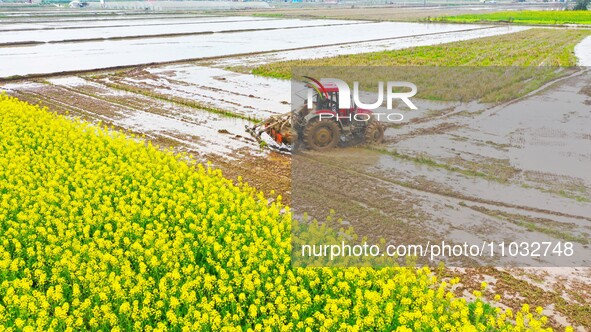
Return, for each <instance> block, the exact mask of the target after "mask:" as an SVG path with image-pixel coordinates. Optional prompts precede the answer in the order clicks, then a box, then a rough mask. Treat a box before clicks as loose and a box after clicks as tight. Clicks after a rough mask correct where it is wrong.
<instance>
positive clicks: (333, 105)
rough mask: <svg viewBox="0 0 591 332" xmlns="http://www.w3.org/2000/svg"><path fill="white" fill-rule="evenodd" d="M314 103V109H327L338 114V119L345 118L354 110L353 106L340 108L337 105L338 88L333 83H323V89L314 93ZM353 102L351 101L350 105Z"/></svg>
mask: <svg viewBox="0 0 591 332" xmlns="http://www.w3.org/2000/svg"><path fill="white" fill-rule="evenodd" d="M314 103H315V104H316V111H323V110H329V111H332V112H333V113H335V114H338V117H339V118H340V119H347V118H348V117H349V115H350V114H351V112H353V113H354V112H355V111H356V107H353V108H349V109H347V108H341V107H340V105H339V88H338V87H337V85H336V84H334V83H327V84H325V85H324V91H323V92H321V93H316V94H315V96H314ZM353 104H354V103H353V102H351V105H353Z"/></svg>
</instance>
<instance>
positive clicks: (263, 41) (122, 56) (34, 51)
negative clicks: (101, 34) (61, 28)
mask: <svg viewBox="0 0 591 332" xmlns="http://www.w3.org/2000/svg"><path fill="white" fill-rule="evenodd" d="M273 22H276V24H281V23H280V22H281V21H280V20H277V21H273ZM315 22H317V23H318V21H315ZM253 28H256V25H253ZM482 28H483V27H482V26H470V25H452V24H422V23H396V22H380V23H365V24H349V25H342V26H339V28H338V32H339V33H338V34H336V33H335V28H334V27H330V26H324V27H302V28H297V29H279V30H273V31H245V32H237V33H226V34H208V35H197V36H183V37H167V38H144V39H134V40H109V41H100V42H96V41H95V42H75V43H67V44H41V45H34V46H27V47H2V48H0V59H2V63H10V66H2V67H0V77H9V76H14V75H30V74H48V73H56V72H63V71H77V70H91V69H98V68H108V67H113V66H129V65H137V64H145V63H155V62H166V61H177V60H183V59H199V58H207V57H220V56H229V55H237V54H247V53H253V52H269V51H277V50H286V49H294V48H303V47H318V46H324V45H329V44H341V43H355V42H365V41H368V40H377V39H388V38H398V37H408V36H416V35H425V34H433V33H441V32H451V31H457V32H459V31H465V30H470V29H482ZM65 59H71V60H65Z"/></svg>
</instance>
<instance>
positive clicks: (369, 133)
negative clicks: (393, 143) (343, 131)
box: [363, 121, 384, 144]
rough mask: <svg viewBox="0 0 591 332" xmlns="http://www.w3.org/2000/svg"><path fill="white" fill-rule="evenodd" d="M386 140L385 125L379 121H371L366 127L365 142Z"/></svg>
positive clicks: (374, 142) (375, 142) (377, 142)
mask: <svg viewBox="0 0 591 332" xmlns="http://www.w3.org/2000/svg"><path fill="white" fill-rule="evenodd" d="M383 140H384V126H382V124H381V123H379V122H377V121H370V122H369V123H368V124H367V127H365V132H364V134H363V142H364V143H365V144H380V143H382V141H383Z"/></svg>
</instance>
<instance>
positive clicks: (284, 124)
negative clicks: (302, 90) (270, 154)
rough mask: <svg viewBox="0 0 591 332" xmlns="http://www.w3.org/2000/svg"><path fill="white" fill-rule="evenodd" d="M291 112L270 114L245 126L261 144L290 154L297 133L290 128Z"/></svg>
mask: <svg viewBox="0 0 591 332" xmlns="http://www.w3.org/2000/svg"><path fill="white" fill-rule="evenodd" d="M291 118H292V117H291V113H288V114H282V115H274V116H271V117H269V118H267V119H265V120H263V121H261V122H259V123H257V124H256V125H254V126H251V127H250V126H246V131H247V132H248V133H249V134H251V135H252V136H253V137H254V138H255V139H256V140H257V141H258V142H259V144H260V145H261V147H268V148H270V149H272V150H275V151H278V152H281V153H286V154H290V153H291V151H292V147H293V144H294V142H295V141H296V140H297V137H296V136H297V135H294V132H293V131H292V130H291Z"/></svg>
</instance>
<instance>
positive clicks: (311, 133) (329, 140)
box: [302, 121, 341, 151]
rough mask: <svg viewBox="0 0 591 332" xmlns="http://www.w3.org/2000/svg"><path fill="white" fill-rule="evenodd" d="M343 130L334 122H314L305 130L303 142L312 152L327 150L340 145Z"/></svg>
mask: <svg viewBox="0 0 591 332" xmlns="http://www.w3.org/2000/svg"><path fill="white" fill-rule="evenodd" d="M340 136H341V128H340V127H339V125H338V124H337V123H336V122H334V121H314V122H311V123H309V124H308V125H307V126H306V128H304V135H303V138H302V140H303V142H304V144H306V146H307V147H308V148H309V149H312V150H318V151H321V150H327V149H331V148H334V147H335V146H336V145H337V143H339V138H340Z"/></svg>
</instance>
